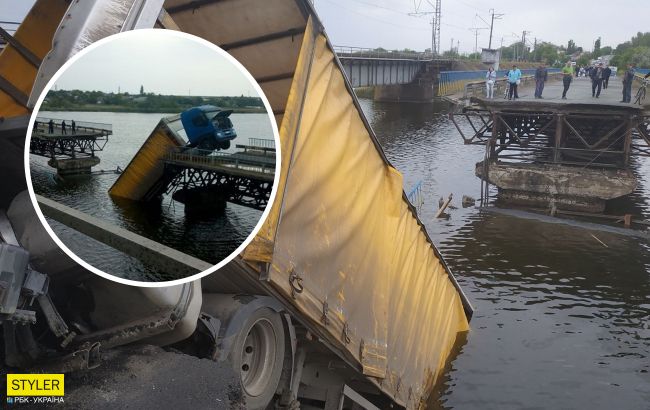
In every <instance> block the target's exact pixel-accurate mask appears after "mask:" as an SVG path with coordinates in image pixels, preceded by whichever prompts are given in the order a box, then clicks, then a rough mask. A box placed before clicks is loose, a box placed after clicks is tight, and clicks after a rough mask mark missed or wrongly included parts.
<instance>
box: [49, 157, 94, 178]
mask: <svg viewBox="0 0 650 410" xmlns="http://www.w3.org/2000/svg"><path fill="white" fill-rule="evenodd" d="M99 162H100V159H99V158H98V157H86V158H62V159H59V158H52V159H50V160H49V161H48V162H47V164H48V165H49V166H51V167H52V168H56V171H57V173H58V174H59V175H60V176H62V177H63V176H71V175H88V174H90V172H91V168H92V167H94V166H95V165H97V164H99Z"/></svg>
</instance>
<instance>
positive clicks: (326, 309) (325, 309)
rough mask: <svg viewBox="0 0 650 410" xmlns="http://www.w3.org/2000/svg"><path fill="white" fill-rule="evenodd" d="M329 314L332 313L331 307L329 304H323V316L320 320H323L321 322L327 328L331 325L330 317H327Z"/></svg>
mask: <svg viewBox="0 0 650 410" xmlns="http://www.w3.org/2000/svg"><path fill="white" fill-rule="evenodd" d="M329 312H330V307H329V305H328V304H327V302H323V316H321V318H320V320H321V322H323V324H324V325H325V326H327V325H329V324H330V319H329V317H327V315H328V314H329Z"/></svg>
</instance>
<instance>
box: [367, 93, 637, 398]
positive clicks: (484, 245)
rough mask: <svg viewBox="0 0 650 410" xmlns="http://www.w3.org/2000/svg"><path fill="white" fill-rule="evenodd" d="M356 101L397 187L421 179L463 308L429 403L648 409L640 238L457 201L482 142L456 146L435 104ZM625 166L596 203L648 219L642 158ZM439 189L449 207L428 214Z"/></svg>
mask: <svg viewBox="0 0 650 410" xmlns="http://www.w3.org/2000/svg"><path fill="white" fill-rule="evenodd" d="M361 105H362V108H363V110H364V112H365V113H366V115H367V117H368V118H369V121H370V122H371V124H372V126H373V128H374V130H375V132H376V133H377V135H378V138H379V141H380V142H381V144H382V146H383V148H384V151H385V153H386V155H387V157H388V159H389V160H390V161H391V162H392V164H393V165H394V166H395V167H396V168H397V169H398V170H400V171H401V172H402V173H403V175H404V181H405V182H404V184H405V186H404V188H405V190H406V191H407V192H408V191H409V189H410V188H411V187H412V186H414V185H415V184H416V183H417V182H418V181H422V184H423V185H422V189H423V197H424V204H423V206H422V208H421V210H420V212H419V215H420V218H421V220H422V222H423V223H424V224H425V225H426V228H427V230H428V232H429V234H430V235H431V237H432V239H433V241H434V242H435V244H436V246H437V247H438V249H439V250H440V251H441V253H442V254H443V255H444V257H445V259H446V261H447V263H448V264H449V266H450V268H451V269H452V271H453V272H454V274H455V275H456V277H457V279H458V282H459V283H460V285H461V286H462V288H463V290H464V291H465V293H466V294H467V296H468V297H469V299H470V300H471V302H472V303H473V305H474V308H475V313H474V317H473V319H472V322H471V331H470V332H469V334H468V335H467V339H466V341H463V342H462V343H460V344H459V345H458V346H457V347H458V351H459V353H458V355H457V356H456V358H455V360H453V362H452V363H451V367H450V369H449V371H448V372H447V373H446V374H445V377H444V379H445V383H444V386H443V388H442V393H441V394H439V395H435V397H432V399H431V401H430V406H431V407H433V408H445V409H650V243H649V242H648V240H647V239H643V238H637V237H631V236H628V235H620V234H615V233H611V232H604V231H600V230H597V231H593V230H586V229H583V228H581V227H579V226H573V225H571V224H552V223H547V222H544V221H539V220H535V219H526V218H518V217H513V216H511V215H504V214H502V213H496V212H490V211H485V210H481V209H480V208H479V207H478V206H476V207H469V208H462V207H461V205H460V198H461V197H462V196H463V195H470V196H472V197H474V198H479V197H480V181H479V180H478V179H477V178H476V177H475V176H474V166H475V163H476V162H478V161H480V160H482V158H483V153H484V148H483V147H481V146H465V145H463V143H462V140H461V138H460V136H459V135H458V133H457V131H456V130H455V128H454V126H453V124H452V123H451V122H450V121H449V120H447V119H446V118H445V116H444V115H442V114H444V112H445V111H446V110H447V105H446V103H435V104H403V103H402V104H388V103H378V102H373V101H371V100H365V99H362V100H361ZM467 128H468V129H467V132H469V126H467ZM634 169H635V172H636V173H637V175H638V176H639V179H640V184H639V188H638V189H637V191H636V192H635V193H634V194H633V195H631V196H629V197H627V198H625V199H622V200H618V201H616V203H614V204H613V205H612V206H610V207H609V208H608V212H611V213H612V214H623V213H626V212H630V213H634V214H636V215H640V216H642V217H643V218H645V219H650V200H649V199H648V198H650V161H637V162H636V163H635V164H634ZM450 193H452V194H453V195H454V198H455V199H454V201H453V202H452V204H454V205H456V206H457V207H458V208H457V209H453V210H451V211H449V213H450V218H449V219H448V220H444V219H439V220H434V218H433V217H434V214H435V211H436V209H437V207H438V206H437V204H438V199H439V198H440V197H445V198H446V197H447V196H448V195H449V194H450ZM592 235H593V236H592ZM594 236H595V237H596V238H598V239H599V240H600V241H602V242H603V243H604V244H605V245H606V246H607V247H605V246H604V245H602V244H601V243H600V242H599V241H598V240H597V239H595V238H594Z"/></svg>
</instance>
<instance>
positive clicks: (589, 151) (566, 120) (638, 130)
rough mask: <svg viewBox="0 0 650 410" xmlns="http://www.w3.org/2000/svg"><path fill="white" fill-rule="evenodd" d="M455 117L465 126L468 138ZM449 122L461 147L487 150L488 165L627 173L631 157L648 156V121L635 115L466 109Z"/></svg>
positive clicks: (632, 113)
mask: <svg viewBox="0 0 650 410" xmlns="http://www.w3.org/2000/svg"><path fill="white" fill-rule="evenodd" d="M456 116H462V117H464V118H465V119H466V120H467V123H468V124H469V125H470V127H471V129H472V134H471V135H470V136H467V135H466V134H465V132H463V130H462V128H461V127H460V126H459V124H458V123H457V121H456V119H455V117H456ZM450 119H451V120H452V122H453V123H454V125H455V126H456V128H457V130H458V131H459V133H460V134H461V136H462V138H463V141H464V143H465V144H474V145H489V150H488V156H489V158H490V161H492V162H497V161H498V162H500V163H553V164H562V165H570V166H580V167H584V168H587V167H589V168H616V169H627V168H628V166H629V163H630V157H631V156H632V155H636V156H650V120H649V117H648V116H643V115H639V113H637V112H635V111H634V110H630V111H628V110H609V111H608V110H599V112H594V111H590V110H564V109H562V108H561V107H558V108H555V109H547V110H539V111H535V112H531V111H526V110H518V109H516V108H515V107H513V106H511V107H507V108H505V107H504V108H503V109H498V108H495V107H489V108H485V107H469V108H467V109H465V110H463V112H462V113H460V114H450Z"/></svg>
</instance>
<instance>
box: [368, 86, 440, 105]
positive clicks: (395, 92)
mask: <svg viewBox="0 0 650 410" xmlns="http://www.w3.org/2000/svg"><path fill="white" fill-rule="evenodd" d="M437 89H438V87H436V86H435V83H434V82H424V83H422V84H418V83H410V84H392V85H378V86H375V94H374V100H375V101H387V102H431V101H433V100H434V99H435V98H436V92H437Z"/></svg>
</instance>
